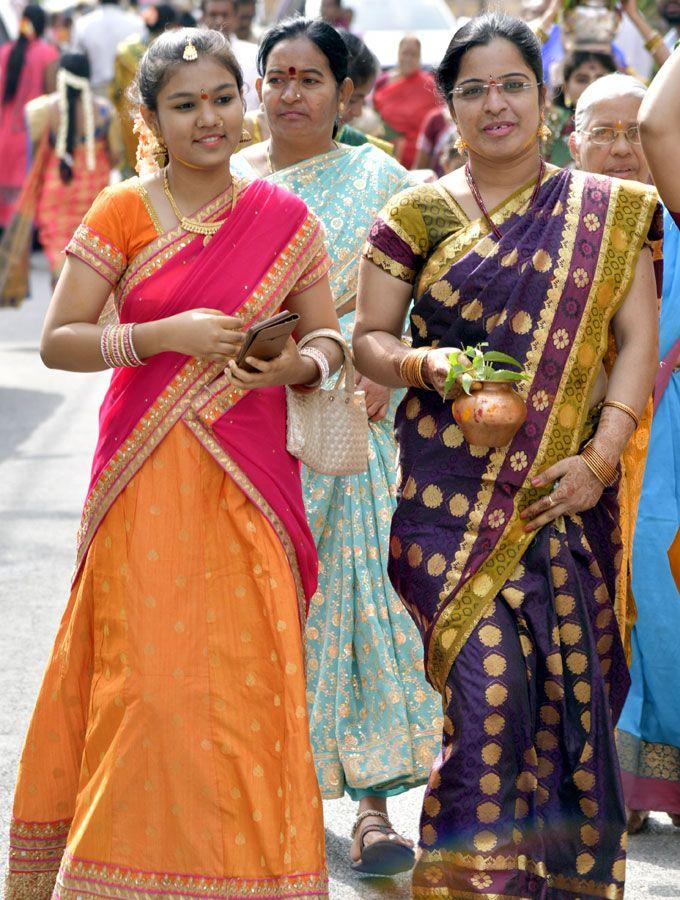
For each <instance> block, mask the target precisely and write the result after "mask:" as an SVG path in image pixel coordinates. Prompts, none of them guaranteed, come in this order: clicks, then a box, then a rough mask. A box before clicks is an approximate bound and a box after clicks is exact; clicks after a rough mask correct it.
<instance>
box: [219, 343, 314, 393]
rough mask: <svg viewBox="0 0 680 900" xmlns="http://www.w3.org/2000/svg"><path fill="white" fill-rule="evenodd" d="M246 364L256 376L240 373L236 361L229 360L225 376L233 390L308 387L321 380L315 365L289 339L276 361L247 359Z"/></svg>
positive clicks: (245, 372) (243, 371) (251, 373)
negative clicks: (281, 386)
mask: <svg viewBox="0 0 680 900" xmlns="http://www.w3.org/2000/svg"><path fill="white" fill-rule="evenodd" d="M245 361H246V362H247V363H248V365H249V366H252V367H253V369H254V370H255V371H254V372H248V371H247V370H246V369H240V368H239V367H238V366H237V365H236V360H234V359H231V360H229V362H228V364H227V367H226V368H225V370H224V374H225V375H226V376H227V378H228V379H229V380H230V381H231V383H232V384H233V385H234V387H237V388H242V389H243V390H252V389H253V388H261V387H272V386H273V385H281V384H306V383H307V382H313V381H314V379H315V377H318V369H317V366H316V364H315V363H314V361H313V360H311V359H309V357H303V356H300V351H299V350H298V347H297V344H296V343H295V341H294V340H293V338H292V337H291V338H289V339H288V343H287V344H286V346H285V347H284V348H283V351H282V352H281V354H280V355H279V356H276V357H275V358H274V359H270V360H264V359H255V357H254V356H247V357H246V360H245Z"/></svg>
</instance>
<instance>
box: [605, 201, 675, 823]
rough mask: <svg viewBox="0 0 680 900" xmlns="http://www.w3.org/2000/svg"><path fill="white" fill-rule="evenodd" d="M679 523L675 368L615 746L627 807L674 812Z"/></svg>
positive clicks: (667, 290)
mask: <svg viewBox="0 0 680 900" xmlns="http://www.w3.org/2000/svg"><path fill="white" fill-rule="evenodd" d="M663 255H664V268H663V281H664V284H663V299H662V302H661V323H660V356H661V358H662V359H663V358H664V357H665V356H666V354H667V353H668V352H669V351H670V349H671V347H672V346H673V344H674V343H675V342H676V341H677V340H678V338H680V231H679V230H678V227H677V225H675V224H674V222H673V220H672V219H671V217H670V216H669V215H668V213H665V215H664V248H663ZM679 525H680V370H678V369H676V370H675V372H674V374H673V375H671V378H670V381H669V382H668V386H667V387H666V390H665V392H664V394H663V397H662V399H661V402H660V403H659V405H658V407H657V409H656V412H655V414H654V419H653V421H652V432H651V437H650V441H649V455H648V457H647V467H646V469H645V477H644V481H643V483H642V495H641V497H640V507H639V512H638V519H637V525H636V529H635V541H634V544H633V593H634V595H635V602H636V604H637V608H638V617H637V622H636V623H635V627H634V628H633V641H632V645H633V659H632V665H631V670H630V674H631V687H630V691H629V693H628V699H627V700H626V705H625V706H624V709H623V712H622V713H621V718H620V719H619V733H618V748H619V759H620V762H621V769H622V777H623V787H624V794H625V798H626V805H627V806H628V807H629V809H636V810H654V811H657V812H668V813H671V814H678V813H680V703H678V694H679V693H680V654H678V635H679V634H680V594H678V590H677V588H676V586H675V582H674V581H673V576H672V574H671V569H670V565H669V562H668V556H667V555H666V551H667V550H668V547H669V546H670V544H671V542H672V541H673V538H674V537H675V534H676V532H677V530H678V526H679Z"/></svg>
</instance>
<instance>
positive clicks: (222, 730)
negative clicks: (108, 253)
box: [6, 422, 327, 900]
mask: <svg viewBox="0 0 680 900" xmlns="http://www.w3.org/2000/svg"><path fill="white" fill-rule="evenodd" d="M303 672H304V668H303V655H302V640H301V631H300V623H299V621H298V606H297V596H296V590H295V585H294V582H293V576H292V573H291V570H290V566H289V564H288V562H287V559H286V556H285V554H284V550H283V548H282V546H281V543H280V541H279V539H278V538H277V536H276V534H275V532H274V530H273V528H272V527H271V525H270V524H269V522H268V520H267V519H265V518H264V516H263V515H262V514H261V513H260V512H259V511H258V509H257V508H256V507H255V506H254V505H253V504H252V503H251V501H250V500H249V499H247V497H246V496H245V495H244V494H243V493H242V491H241V490H240V489H239V488H238V486H237V485H236V484H235V482H234V481H232V479H231V478H230V477H229V476H228V475H227V474H226V473H225V472H224V471H223V470H222V469H221V468H220V467H219V466H218V464H217V463H216V462H215V461H214V460H213V458H212V457H211V456H210V455H209V454H208V452H207V451H205V450H204V449H203V448H202V447H201V445H200V444H199V443H198V442H197V441H196V440H195V439H194V437H193V436H192V435H191V434H190V432H189V431H188V430H187V429H186V427H185V426H184V425H183V423H181V422H180V423H178V424H176V425H175V426H174V427H173V428H172V430H171V431H170V432H169V434H168V435H167V437H166V438H165V439H164V440H163V442H162V443H161V444H160V446H159V447H157V448H156V450H155V451H154V452H153V453H152V455H151V457H150V458H149V459H148V460H147V461H146V463H145V464H144V466H143V468H142V469H141V470H140V471H139V473H138V474H137V475H136V476H135V478H134V479H133V480H132V481H131V483H130V484H129V485H128V486H127V487H126V489H125V490H124V491H123V492H122V493H121V494H120V496H119V497H118V498H117V500H116V501H115V503H114V505H113V507H112V508H111V509H110V510H109V512H108V514H107V515H106V517H105V519H104V520H103V522H102V524H101V525H100V527H99V530H98V532H97V534H96V536H95V538H94V540H93V542H92V545H91V546H90V549H89V552H88V555H87V558H86V561H85V564H84V566H83V569H82V572H81V574H80V576H79V577H78V579H77V581H76V583H75V585H74V588H73V591H72V593H71V596H70V599H69V602H68V606H67V608H66V612H65V614H64V617H63V620H62V622H61V626H60V628H59V632H58V635H57V639H56V642H55V645H54V650H53V653H52V656H51V659H50V661H49V664H48V667H47V672H46V674H45V677H44V681H43V684H42V687H41V690H40V695H39V697H38V701H37V706H36V709H35V712H34V715H33V719H32V722H31V725H30V728H29V732H28V736H27V739H26V745H25V748H24V752H23V755H22V760H21V765H20V770H19V779H18V783H17V788H16V797H15V804H14V819H13V823H12V830H11V851H10V874H9V876H8V883H7V893H6V897H7V898H49V897H55V898H64V900H66V898H68V900H75V898H76V897H77V898H81V897H82V898H89V897H122V898H135V900H141V898H159V897H173V898H188V897H191V898H193V897H206V898H207V897H209V898H237V897H260V898H264V897H267V898H269V897H326V896H327V879H326V874H325V863H324V835H323V821H322V807H321V798H320V794H319V788H318V785H317V781H316V776H315V773H314V765H313V762H312V754H311V749H310V742H309V733H308V726H307V718H306V709H305V684H304V676H303Z"/></svg>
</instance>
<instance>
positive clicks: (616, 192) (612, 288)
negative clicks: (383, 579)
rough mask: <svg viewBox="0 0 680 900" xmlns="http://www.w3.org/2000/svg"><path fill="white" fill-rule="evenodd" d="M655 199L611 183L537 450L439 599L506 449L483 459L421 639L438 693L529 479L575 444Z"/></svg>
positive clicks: (508, 567)
mask: <svg viewBox="0 0 680 900" xmlns="http://www.w3.org/2000/svg"><path fill="white" fill-rule="evenodd" d="M588 177H591V178H592V176H588ZM585 178H586V176H585V175H583V174H582V173H574V175H573V176H572V182H571V185H570V189H569V197H568V200H567V210H566V214H565V229H564V234H563V238H562V243H561V245H560V250H559V253H558V263H557V266H556V269H555V275H554V277H553V280H552V283H551V286H550V289H549V291H548V295H547V300H546V305H545V307H544V309H543V310H542V311H541V315H540V317H539V324H538V327H537V328H536V330H535V332H534V336H533V338H534V339H533V342H532V348H531V350H530V351H529V353H528V355H527V366H526V368H527V371H528V372H529V375H530V380H529V381H527V382H526V386H525V387H524V389H523V392H528V391H529V390H530V387H531V384H532V381H533V377H534V375H535V372H536V369H537V366H538V363H539V361H540V357H541V352H542V350H541V348H542V347H543V344H544V342H545V339H546V336H547V335H548V334H549V331H550V325H551V323H552V321H553V318H554V315H555V312H556V309H557V305H558V303H559V300H560V298H561V295H562V291H563V289H564V285H565V282H566V278H567V277H568V274H569V271H570V264H571V258H572V253H573V249H574V244H575V240H576V236H577V231H578V226H579V209H580V202H581V198H582V194H583V190H584V180H585ZM517 200H519V198H517ZM656 203H657V195H656V192H655V191H653V190H647V191H645V192H642V191H641V192H640V193H639V194H634V193H633V192H631V191H630V190H627V189H626V188H625V187H624V186H623V185H620V184H618V183H616V182H613V183H612V187H611V195H610V198H609V206H608V211H607V219H606V225H605V231H604V238H603V241H602V246H601V249H600V254H599V258H598V263H597V268H596V274H595V277H594V278H593V281H592V285H591V287H590V291H589V294H588V299H587V304H586V309H585V311H584V313H583V317H582V319H581V322H580V324H579V328H578V331H577V334H576V337H575V339H574V341H573V344H572V347H571V351H570V354H569V359H568V362H567V364H566V366H565V369H564V373H563V376H562V379H561V382H560V386H559V389H558V391H557V395H556V398H555V402H554V404H553V407H552V410H551V412H550V416H549V419H548V424H547V425H546V428H545V431H544V433H543V437H542V440H541V444H540V446H539V449H538V452H537V454H536V457H535V459H534V461H533V463H532V465H531V466H530V467H529V470H528V472H527V476H526V479H525V481H524V484H523V485H522V487H521V489H520V490H519V491H518V493H517V495H516V498H515V504H514V509H513V515H512V516H511V517H510V518H509V520H508V522H507V524H506V526H505V529H504V532H503V534H502V536H501V538H500V540H499V542H498V544H497V545H496V547H495V549H494V550H493V552H492V553H491V554H490V555H489V556H488V557H487V559H486V560H485V561H484V563H483V564H482V565H481V566H480V568H479V569H478V570H477V572H476V573H475V574H474V576H473V577H471V578H470V580H469V581H468V582H467V583H466V584H465V585H463V587H462V588H461V589H460V590H459V591H458V593H457V594H456V595H455V598H454V599H453V600H451V601H450V602H447V601H448V597H449V596H450V595H451V594H452V593H453V592H454V591H455V589H456V587H457V585H458V583H459V582H460V579H461V575H462V572H463V571H464V569H465V565H466V562H467V559H468V557H469V554H470V552H471V551H472V547H473V545H474V542H475V540H476V537H477V533H478V527H479V523H480V522H481V520H482V517H483V515H484V512H485V510H486V508H487V506H488V503H489V501H490V499H491V497H492V494H493V488H494V482H495V479H496V477H497V475H498V473H499V472H500V470H501V467H502V464H503V462H504V460H505V457H506V455H507V448H504V449H500V450H496V451H493V452H492V454H491V460H490V463H489V466H488V468H487V471H486V472H485V474H484V476H483V477H482V488H481V490H480V492H479V493H478V495H477V500H476V503H475V507H474V509H473V511H472V513H471V515H470V519H469V520H468V527H467V529H466V534H465V537H464V539H463V542H462V544H461V547H460V548H459V550H458V551H457V553H456V555H455V558H454V562H453V565H452V567H451V570H450V571H449V573H448V575H447V581H446V585H445V587H444V589H443V591H442V593H441V594H440V604H447V605H446V606H445V608H444V609H443V610H442V612H441V613H440V615H439V617H438V618H437V620H436V622H435V625H434V628H433V629H432V634H431V636H430V640H429V644H428V676H429V678H430V681H431V683H432V684H433V685H434V686H435V687H436V688H437V689H438V690H439V691H440V692H442V693H443V690H444V685H445V683H446V679H447V676H448V673H449V671H450V669H451V666H452V665H453V663H454V661H455V659H456V657H457V656H458V653H459V652H460V650H461V649H462V647H463V646H464V645H465V642H466V641H467V639H468V637H469V636H470V634H471V633H472V631H473V629H474V628H475V626H476V625H477V623H478V622H479V620H480V618H481V617H482V615H483V614H484V611H485V610H486V609H487V608H488V606H489V604H490V603H491V602H492V600H493V599H494V597H495V596H496V595H497V594H498V592H499V591H500V589H501V588H502V586H503V584H504V583H505V582H506V581H507V580H508V578H509V577H510V575H511V573H512V572H513V570H514V569H515V567H516V565H517V563H518V562H519V561H520V560H521V557H522V556H523V555H524V553H525V551H526V549H527V547H528V546H529V544H530V543H531V541H532V540H533V538H534V535H533V534H526V533H525V532H524V523H523V522H522V520H521V519H520V518H519V515H520V512H521V509H523V508H525V507H526V506H527V505H529V504H530V503H532V502H534V500H536V499H538V497H539V496H540V492H539V491H537V490H536V489H534V488H533V487H532V486H531V478H533V477H534V476H535V475H537V474H538V473H539V472H541V471H542V470H543V469H545V468H547V467H548V466H551V465H553V464H554V463H556V462H557V461H558V460H560V459H563V458H565V457H566V456H570V455H572V454H574V453H575V452H576V450H577V449H578V446H579V444H580V441H581V433H582V430H583V427H584V425H585V421H586V418H587V416H588V407H587V402H586V401H587V398H589V397H590V395H591V391H592V386H593V384H594V380H595V378H596V377H597V375H598V372H599V366H598V365H597V364H596V363H597V360H598V359H600V360H601V359H602V358H603V356H604V353H605V350H606V346H607V336H608V327H609V323H610V321H611V318H612V316H613V315H614V313H615V312H616V311H617V310H618V308H619V306H620V305H621V303H622V302H623V299H624V297H625V296H626V293H627V291H628V289H629V287H630V284H631V281H632V277H633V274H634V271H635V265H636V262H637V258H638V255H639V252H640V250H641V248H642V246H643V242H644V239H645V237H646V235H647V232H648V230H649V227H650V224H651V220H652V216H653V214H654V210H655V208H656ZM631 217H632V221H634V223H635V224H634V226H633V228H632V229H629V231H628V232H626V230H625V228H623V227H622V225H623V223H624V221H625V220H626V219H628V222H630V221H631ZM623 238H625V240H624V239H623ZM605 266H606V270H607V271H606V273H605ZM605 274H606V277H605ZM584 345H588V347H589V350H588V351H586V352H584V351H583V347H584Z"/></svg>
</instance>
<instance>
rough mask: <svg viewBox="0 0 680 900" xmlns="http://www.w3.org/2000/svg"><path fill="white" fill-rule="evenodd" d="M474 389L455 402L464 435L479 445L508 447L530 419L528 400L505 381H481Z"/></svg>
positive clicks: (457, 420) (456, 418) (473, 386)
mask: <svg viewBox="0 0 680 900" xmlns="http://www.w3.org/2000/svg"><path fill="white" fill-rule="evenodd" d="M470 390H471V393H470V394H461V396H460V397H458V399H457V400H454V402H453V404H452V406H453V409H452V411H453V418H454V419H455V420H456V424H457V425H458V427H459V428H460V430H461V431H462V432H463V437H464V438H465V440H466V441H467V442H468V444H475V445H476V446H478V447H505V445H506V444H509V443H510V441H511V440H512V439H513V438H514V436H515V435H516V434H517V432H518V431H519V429H520V428H521V427H522V425H524V422H525V421H526V417H527V405H526V403H525V402H524V400H523V399H522V398H521V397H520V395H519V394H518V393H517V391H516V390H515V388H514V385H512V384H508V383H507V382H503V381H478V382H475V383H474V384H473V385H472V387H471V389H470Z"/></svg>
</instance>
